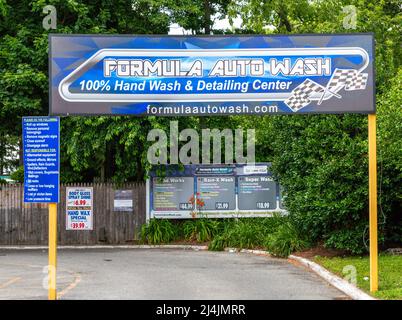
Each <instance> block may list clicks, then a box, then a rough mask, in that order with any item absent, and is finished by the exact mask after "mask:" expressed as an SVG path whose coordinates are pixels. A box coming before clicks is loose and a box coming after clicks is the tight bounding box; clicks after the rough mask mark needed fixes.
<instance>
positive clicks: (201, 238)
mask: <svg viewBox="0 0 402 320" xmlns="http://www.w3.org/2000/svg"><path fill="white" fill-rule="evenodd" d="M219 227H220V224H219V222H218V221H217V220H212V219H208V218H199V219H192V220H187V221H186V222H184V224H183V227H182V228H183V234H184V238H185V240H187V241H197V242H206V241H210V240H211V239H212V238H213V237H214V236H215V235H216V234H217V233H218V232H219Z"/></svg>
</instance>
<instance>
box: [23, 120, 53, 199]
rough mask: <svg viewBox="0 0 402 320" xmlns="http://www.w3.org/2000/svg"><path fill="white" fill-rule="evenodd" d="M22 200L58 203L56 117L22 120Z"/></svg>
mask: <svg viewBox="0 0 402 320" xmlns="http://www.w3.org/2000/svg"><path fill="white" fill-rule="evenodd" d="M22 132H23V153H24V202H39V203H57V202H59V172H60V166H59V163H60V161H59V156H60V147H59V146H60V144H59V142H60V138H59V137H60V134H59V132H60V120H59V117H24V118H23V119H22Z"/></svg>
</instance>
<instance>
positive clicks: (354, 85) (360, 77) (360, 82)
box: [345, 73, 368, 91]
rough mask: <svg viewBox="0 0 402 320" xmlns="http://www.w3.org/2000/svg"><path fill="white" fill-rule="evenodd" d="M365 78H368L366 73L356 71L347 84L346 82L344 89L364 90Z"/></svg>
mask: <svg viewBox="0 0 402 320" xmlns="http://www.w3.org/2000/svg"><path fill="white" fill-rule="evenodd" d="M367 79H368V73H358V74H356V75H355V76H354V77H353V78H352V80H351V81H350V82H349V83H348V84H346V86H345V90H346V91H353V90H364V89H366V84H367Z"/></svg>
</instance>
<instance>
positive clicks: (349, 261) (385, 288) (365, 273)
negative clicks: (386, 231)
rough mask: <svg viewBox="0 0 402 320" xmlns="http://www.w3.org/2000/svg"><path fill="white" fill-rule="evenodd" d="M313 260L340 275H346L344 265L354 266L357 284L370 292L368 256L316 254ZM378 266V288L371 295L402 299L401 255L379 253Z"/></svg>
mask: <svg viewBox="0 0 402 320" xmlns="http://www.w3.org/2000/svg"><path fill="white" fill-rule="evenodd" d="M314 261H316V262H317V263H319V264H321V265H322V266H323V267H325V268H327V269H328V270H330V271H332V272H334V273H335V274H337V275H339V276H340V277H345V275H346V273H343V268H344V267H346V266H354V267H355V268H356V272H357V274H356V276H357V277H356V278H357V286H358V287H359V288H361V289H362V290H364V291H366V292H367V293H370V280H369V277H370V262H369V257H368V256H363V257H361V256H358V257H356V256H353V257H335V258H326V257H319V256H317V257H315V258H314ZM378 267H379V290H378V291H377V292H376V293H373V294H372V295H373V296H374V297H376V298H379V299H386V300H402V256H398V255H389V254H381V255H380V256H379V266H378ZM370 294H371V293H370Z"/></svg>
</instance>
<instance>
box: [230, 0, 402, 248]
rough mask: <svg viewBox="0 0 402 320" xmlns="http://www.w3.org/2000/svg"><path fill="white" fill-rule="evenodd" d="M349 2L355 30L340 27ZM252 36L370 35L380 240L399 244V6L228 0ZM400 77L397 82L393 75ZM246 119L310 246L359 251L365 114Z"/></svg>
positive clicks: (338, 0)
mask: <svg viewBox="0 0 402 320" xmlns="http://www.w3.org/2000/svg"><path fill="white" fill-rule="evenodd" d="M347 5H354V6H355V8H356V13H357V16H356V18H357V20H356V29H345V25H344V23H343V22H344V19H345V13H344V12H343V10H342V8H343V7H345V6H347ZM230 12H231V14H232V15H237V14H240V15H241V17H242V18H243V21H244V24H245V26H246V27H247V28H250V29H253V30H254V31H255V32H257V33H268V34H269V33H306V32H309V33H322V32H327V33H332V32H368V31H370V32H374V35H375V40H376V84H377V110H378V129H379V130H378V131H379V132H378V136H379V151H378V153H379V165H380V166H379V169H380V170H379V191H380V192H379V193H380V198H379V199H380V201H379V203H380V213H382V214H381V215H380V217H381V219H380V227H381V231H382V232H381V233H380V241H382V242H383V241H384V240H388V241H394V242H396V243H398V242H399V243H401V242H402V230H401V227H400V223H399V222H398V223H397V221H400V217H399V218H397V217H398V213H399V212H401V193H400V190H401V189H402V184H401V181H402V180H401V179H400V177H401V176H400V174H401V170H400V167H401V164H402V160H401V157H400V153H401V150H402V146H401V128H400V125H399V124H400V123H401V96H400V92H401V90H400V88H401V83H400V73H398V70H399V69H400V68H401V64H402V51H401V46H400V44H401V40H402V32H401V31H402V30H401V26H402V23H401V22H402V15H401V6H400V1H373V0H365V1H363V0H358V1H349V0H348V1H342V0H331V1H307V0H301V1H291V0H281V1H276V0H273V1H263V2H261V1H256V0H248V1H240V0H239V1H234V2H233V4H232V5H231V7H230ZM395 74H398V75H397V76H396V77H395V79H394V75H395ZM249 121H252V122H253V123H254V124H255V126H256V127H257V145H262V146H264V149H262V152H263V154H259V155H258V156H257V159H258V158H261V156H263V157H264V156H265V157H268V158H271V159H272V161H273V169H274V171H275V174H276V175H277V177H278V178H279V180H280V182H281V184H282V185H283V186H284V188H285V192H286V193H287V195H288V197H287V201H286V205H287V207H288V209H289V211H290V215H291V217H292V220H293V222H294V224H295V225H296V226H297V227H298V228H299V230H301V232H303V233H305V234H309V235H310V236H311V238H312V239H313V240H315V241H324V242H325V244H326V245H327V246H329V247H335V248H339V249H347V250H349V251H352V252H355V253H360V252H362V251H365V250H366V247H365V241H366V239H367V226H368V177H367V174H368V159H367V147H368V145H367V117H366V116H361V115H350V114H349V115H310V116H298V117H288V116H273V117H272V116H271V117H269V118H268V117H265V118H264V119H262V120H261V121H259V120H256V119H255V120H254V121H253V120H249ZM257 150H258V148H257ZM398 219H399V220H398Z"/></svg>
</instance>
